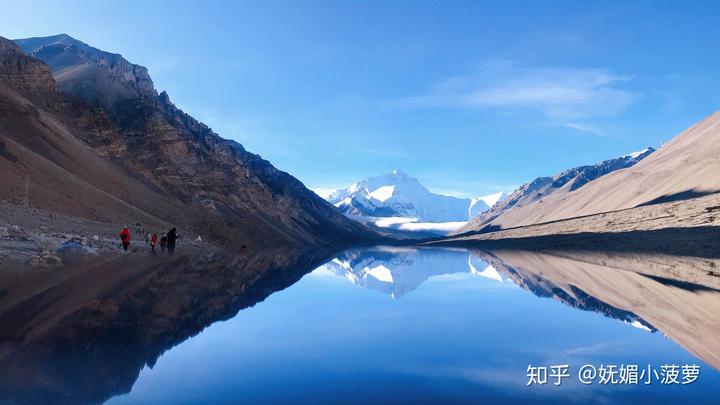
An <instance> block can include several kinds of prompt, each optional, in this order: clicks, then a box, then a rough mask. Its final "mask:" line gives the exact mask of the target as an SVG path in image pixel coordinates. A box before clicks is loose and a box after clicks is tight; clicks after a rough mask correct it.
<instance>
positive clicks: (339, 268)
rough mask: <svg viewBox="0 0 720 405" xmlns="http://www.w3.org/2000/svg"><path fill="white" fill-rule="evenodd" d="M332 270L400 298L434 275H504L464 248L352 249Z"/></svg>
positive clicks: (497, 277) (332, 263) (331, 264)
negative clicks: (469, 253) (465, 273)
mask: <svg viewBox="0 0 720 405" xmlns="http://www.w3.org/2000/svg"><path fill="white" fill-rule="evenodd" d="M325 266H326V267H327V269H328V270H330V271H331V272H333V273H335V274H337V275H339V276H343V277H345V278H347V279H348V280H350V281H351V282H352V283H353V284H356V285H358V286H360V287H362V288H368V289H371V290H377V291H380V292H382V293H384V294H387V295H390V296H391V297H393V298H398V297H400V296H402V295H404V294H406V293H408V292H410V291H413V290H415V289H416V288H418V287H419V286H420V284H422V283H424V282H425V281H426V280H427V279H429V278H430V277H432V276H437V275H442V274H452V273H461V272H468V273H472V274H477V275H479V276H482V277H486V278H489V279H492V280H496V281H502V277H501V276H500V274H499V273H498V272H497V271H496V270H495V269H494V268H493V267H492V266H488V264H487V263H485V262H483V261H481V260H479V259H478V258H476V257H474V256H473V255H468V253H467V252H466V251H464V250H442V249H422V250H421V249H411V248H387V247H385V248H382V247H381V248H375V249H366V250H351V251H346V252H343V253H342V254H341V255H339V256H338V257H336V258H335V259H333V260H332V261H330V262H328V263H327V264H326V265H325Z"/></svg>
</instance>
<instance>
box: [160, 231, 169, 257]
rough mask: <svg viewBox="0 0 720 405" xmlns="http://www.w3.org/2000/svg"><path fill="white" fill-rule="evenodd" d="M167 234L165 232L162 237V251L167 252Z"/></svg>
mask: <svg viewBox="0 0 720 405" xmlns="http://www.w3.org/2000/svg"><path fill="white" fill-rule="evenodd" d="M167 244H168V241H167V235H166V234H163V236H162V237H161V238H160V253H165V249H167Z"/></svg>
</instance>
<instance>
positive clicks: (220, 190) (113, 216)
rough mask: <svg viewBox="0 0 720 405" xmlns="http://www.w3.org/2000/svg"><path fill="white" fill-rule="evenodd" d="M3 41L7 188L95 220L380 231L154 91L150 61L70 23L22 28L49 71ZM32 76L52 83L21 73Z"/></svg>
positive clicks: (335, 232)
mask: <svg viewBox="0 0 720 405" xmlns="http://www.w3.org/2000/svg"><path fill="white" fill-rule="evenodd" d="M3 43H4V48H3V49H6V51H3V52H2V53H0V58H2V61H3V65H2V66H3V67H4V70H5V71H6V72H7V73H6V74H0V97H2V98H3V100H2V101H3V103H2V107H0V108H2V109H3V111H2V112H3V115H2V119H0V144H2V145H3V146H2V148H0V150H1V151H2V154H1V155H0V156H2V157H4V158H0V166H1V167H2V169H3V174H0V176H3V180H6V182H7V183H6V184H8V187H4V188H3V190H2V191H1V193H2V195H0V198H3V199H5V200H7V201H10V202H12V203H16V204H24V205H29V206H34V207H38V208H42V209H49V210H56V211H57V212H62V213H67V214H71V215H76V216H80V217H84V218H88V219H92V220H101V221H106V222H110V221H112V222H117V223H120V224H127V223H135V222H143V223H153V224H158V226H160V225H162V226H163V227H164V228H166V229H167V225H169V224H175V225H180V226H182V227H183V228H187V229H192V230H193V231H194V232H197V233H200V234H203V235H209V236H210V237H211V238H214V239H217V240H220V241H222V242H224V243H234V242H236V241H242V242H243V243H252V244H256V245H272V244H278V243H284V244H295V245H297V244H343V243H352V242H358V241H361V240H364V239H367V238H372V237H373V236H374V234H373V233H372V232H370V231H369V230H367V229H366V228H365V227H363V226H362V225H360V224H357V223H355V222H353V221H351V220H348V219H347V218H345V217H344V216H343V215H342V214H340V213H339V212H337V210H336V209H335V208H334V207H333V206H332V205H330V204H329V203H327V202H326V201H324V200H322V199H321V198H319V197H317V196H316V195H315V194H314V193H313V192H311V191H309V190H307V189H306V188H305V187H304V186H303V184H302V183H300V182H299V181H298V180H297V179H295V178H294V177H292V176H290V175H289V174H287V173H285V172H282V171H280V170H277V169H276V168H275V167H273V166H272V165H271V164H270V163H269V162H267V161H266V160H263V159H262V158H261V157H260V156H258V155H255V154H252V153H250V152H247V151H246V150H245V149H244V148H243V147H242V146H241V145H240V144H238V143H236V142H233V141H229V140H226V139H223V138H221V137H219V136H218V135H217V134H215V133H214V132H213V131H212V130H211V129H210V128H208V127H207V126H205V125H204V124H202V123H200V122H198V121H196V120H195V119H193V118H192V117H191V116H189V115H187V114H185V113H184V112H183V111H181V110H179V109H178V108H176V107H175V106H174V105H173V104H172V103H171V102H170V99H169V97H168V95H167V93H164V92H163V93H161V94H160V95H158V94H157V92H156V91H155V89H154V87H153V85H152V81H151V79H150V77H149V76H148V74H147V70H146V69H145V68H143V67H141V66H138V65H134V64H131V63H129V62H128V61H126V60H125V59H123V58H122V57H121V56H120V55H117V54H111V53H107V52H103V51H100V50H98V49H95V48H92V47H90V46H88V45H86V44H84V43H82V42H80V41H77V40H74V39H72V38H70V37H68V36H66V35H59V36H54V37H47V38H31V39H26V40H18V41H17V43H18V44H20V45H21V46H22V47H23V48H24V49H25V52H26V53H28V54H29V55H32V56H34V57H37V58H39V59H40V60H42V61H43V62H46V63H47V66H48V67H49V69H50V72H51V73H52V75H53V77H49V75H48V74H47V70H46V69H47V68H45V67H44V66H45V65H44V64H43V63H42V62H40V60H36V59H33V58H32V57H27V56H25V55H23V53H22V51H20V49H19V48H17V47H16V46H14V45H13V44H12V43H10V42H9V41H6V40H5V41H4V42H3ZM8 49H9V51H8ZM15 60H22V61H26V63H24V64H20V65H18V64H17V63H14V62H13V61H15ZM6 66H20V70H21V73H20V74H18V73H17V72H16V70H17V69H15V70H13V71H10V70H8V69H7V67H6ZM43 69H45V70H43ZM43 72H44V73H45V74H44V75H43V74H42V73H43ZM19 77H22V78H29V77H32V78H33V79H32V80H30V79H22V80H20V79H18V78H19ZM53 78H54V80H55V81H56V82H57V88H58V89H59V90H60V91H61V92H62V94H60V93H56V92H54V91H53V90H52V88H53V87H54V86H52V85H50V84H53V83H54V82H53ZM28 81H30V82H32V83H34V84H33V85H32V86H30V87H33V88H42V89H44V90H45V93H44V94H42V95H39V94H38V93H37V91H30V90H32V89H30V90H28V86H27V85H25V84H23V85H20V84H19V83H26V82H28ZM87 146H90V148H88V147H87Z"/></svg>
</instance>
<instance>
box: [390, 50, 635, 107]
mask: <svg viewBox="0 0 720 405" xmlns="http://www.w3.org/2000/svg"><path fill="white" fill-rule="evenodd" d="M630 80H631V77H630V76H623V75H618V74H615V73H613V72H611V71H609V70H607V69H602V68H574V67H541V68H535V67H522V66H518V65H517V64H514V63H512V62H508V61H495V62H492V63H487V64H484V65H482V66H481V68H480V69H478V71H477V72H475V73H473V74H470V75H466V76H458V77H451V78H446V79H444V80H441V81H439V82H437V83H435V84H433V85H432V86H430V89H429V91H428V92H426V93H425V94H422V95H418V96H412V97H405V98H402V99H399V100H397V103H398V104H399V105H401V106H404V107H408V108H433V107H441V108H466V109H467V108H470V109H504V110H514V109H530V110H535V111H539V112H540V113H542V114H543V115H544V116H545V117H547V118H548V119H552V120H555V121H558V120H559V121H570V120H576V119H582V118H589V117H599V116H607V115H613V114H618V113H621V112H623V111H625V110H626V109H627V108H628V107H629V106H630V105H631V104H632V103H633V102H634V101H635V100H636V99H637V95H636V94H635V93H634V92H632V91H630V90H627V89H625V88H623V85H624V84H626V83H627V82H629V81H630Z"/></svg>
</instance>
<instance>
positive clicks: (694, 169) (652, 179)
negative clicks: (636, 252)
mask: <svg viewBox="0 0 720 405" xmlns="http://www.w3.org/2000/svg"><path fill="white" fill-rule="evenodd" d="M718 192H720V112H716V113H714V114H712V115H710V116H708V117H707V118H705V119H703V120H702V121H700V122H698V123H697V124H695V125H693V126H692V127H690V128H688V129H687V130H685V131H684V132H683V133H681V134H679V135H677V136H676V137H675V138H673V139H672V140H671V141H670V142H668V143H666V144H665V145H663V146H662V147H661V148H660V149H658V150H657V151H656V152H653V153H652V154H650V155H649V156H647V157H646V158H644V159H642V160H641V161H640V162H637V164H634V165H632V166H629V167H626V168H623V169H620V170H616V171H613V172H612V173H609V174H607V175H605V176H602V177H599V178H597V179H595V180H592V181H590V182H588V183H587V184H585V185H583V186H582V187H580V188H577V189H575V190H567V192H562V193H554V194H552V195H548V196H543V197H542V198H540V199H537V200H536V201H534V202H532V203H530V204H526V205H523V206H518V207H514V208H512V209H510V210H507V211H505V212H503V213H501V214H500V215H499V216H497V217H495V218H493V219H491V220H490V221H486V222H484V223H473V224H471V225H469V226H467V227H465V228H463V229H462V230H461V231H472V230H480V229H482V228H483V227H485V226H487V225H491V226H494V227H500V228H510V227H518V226H524V225H532V224H539V223H546V222H549V221H557V220H562V219H568V218H575V217H581V216H587V215H593V214H599V213H606V212H611V211H617V210H625V209H630V208H635V207H643V206H651V205H655V204H660V203H667V202H672V201H683V200H689V199H693V198H696V197H701V196H704V195H708V194H714V193H718ZM710 208H712V207H708V209H710ZM658 215H660V213H659V214H658ZM666 222H667V226H673V221H672V218H668V219H667V221H666ZM675 225H676V226H677V225H678V224H675Z"/></svg>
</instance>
